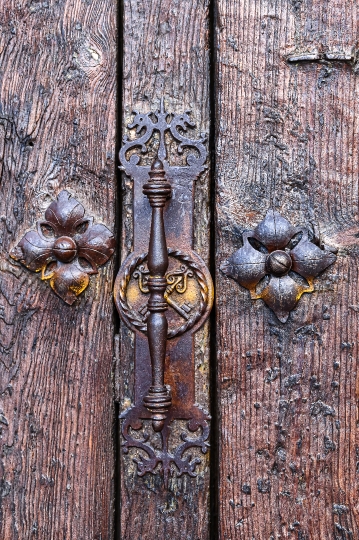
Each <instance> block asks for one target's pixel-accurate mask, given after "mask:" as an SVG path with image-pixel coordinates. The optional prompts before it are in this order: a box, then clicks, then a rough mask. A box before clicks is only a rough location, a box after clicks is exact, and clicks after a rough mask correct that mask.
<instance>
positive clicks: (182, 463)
mask: <svg viewBox="0 0 359 540" xmlns="http://www.w3.org/2000/svg"><path fill="white" fill-rule="evenodd" d="M192 414H193V418H192V419H191V420H189V421H187V429H188V431H189V432H190V433H193V434H195V435H196V436H194V437H190V436H189V433H188V432H187V433H186V432H182V434H181V440H182V443H181V444H179V445H178V446H177V447H176V448H175V449H174V451H172V452H170V451H169V448H168V443H169V436H170V433H171V428H170V427H169V422H166V424H165V426H164V427H163V429H162V431H161V432H160V436H161V442H162V445H161V446H162V448H161V449H160V450H157V449H155V448H154V447H153V445H152V444H151V442H150V435H149V433H147V432H146V430H145V427H144V421H143V420H142V419H141V418H140V416H139V411H138V409H137V407H132V408H131V409H128V410H126V411H125V412H124V413H123V414H122V415H121V418H122V435H123V438H124V443H123V449H124V453H125V454H127V453H128V451H129V449H130V448H138V449H139V450H142V451H143V452H145V454H146V455H147V457H142V456H141V458H139V459H138V458H134V459H133V461H134V462H135V463H136V464H137V472H138V476H144V475H145V474H146V473H151V474H156V472H157V467H158V465H160V471H161V472H162V474H163V476H164V484H165V486H166V487H167V485H168V479H169V477H170V475H171V474H173V472H174V470H175V469H174V468H173V465H175V467H176V469H177V472H176V474H177V476H182V474H188V475H189V476H191V477H195V476H197V473H196V467H197V465H199V464H200V462H201V460H200V459H199V458H198V457H192V455H191V454H188V453H186V454H185V452H186V451H187V450H189V449H190V448H199V449H200V450H201V451H202V453H203V454H206V453H207V450H208V448H209V442H208V438H209V424H208V422H209V420H210V416H209V414H208V413H207V412H206V411H205V410H203V409H202V408H201V407H199V406H198V405H196V406H194V407H193V409H192ZM141 429H142V437H141V438H140V437H134V436H133V435H132V434H131V431H132V430H135V431H137V432H139V431H140V430H141Z"/></svg>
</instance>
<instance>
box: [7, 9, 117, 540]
mask: <svg viewBox="0 0 359 540" xmlns="http://www.w3.org/2000/svg"><path fill="white" fill-rule="evenodd" d="M116 31H117V30H116V2H113V1H110V0H100V1H97V2H82V1H81V0H76V1H73V0H60V1H58V2H54V1H52V0H49V1H35V0H31V1H21V2H14V1H13V0H4V1H3V2H2V3H1V7H0V174H1V176H0V190H1V194H0V215H1V222H0V228H1V233H0V238H1V259H0V265H1V266H0V271H1V277H0V387H1V388H0V413H1V415H0V429H1V439H0V448H1V457H0V482H1V488H0V494H1V495H0V499H1V511H0V536H1V538H6V539H7V540H15V539H27V538H35V537H36V538H41V539H45V538H46V539H60V538H61V539H63V538H76V539H78V540H80V539H83V540H85V539H86V540H88V539H90V538H91V539H97V540H100V539H102V540H105V539H110V538H112V534H113V527H112V520H113V519H112V515H113V504H112V500H113V475H114V450H113V443H112V428H113V421H114V415H113V405H112V403H113V401H112V395H113V392H112V382H111V366H112V355H113V353H112V345H111V344H112V337H113V322H112V316H113V302H112V296H111V289H112V278H113V262H112V261H111V262H109V263H108V264H107V265H106V266H104V267H102V268H101V269H100V270H99V274H98V275H97V276H93V277H92V278H91V282H90V285H89V287H88V288H87V290H86V291H85V292H84V293H83V294H82V295H81V296H80V297H79V299H78V300H76V302H75V304H74V305H72V306H69V305H66V304H65V303H64V302H63V301H62V300H61V299H60V298H58V297H57V296H56V295H55V294H54V293H53V292H52V291H51V289H50V287H49V285H48V284H47V283H46V282H45V281H41V279H40V277H39V275H38V274H35V273H32V272H29V271H28V270H26V269H25V268H24V267H22V266H20V265H19V264H17V263H15V262H14V261H12V260H11V259H10V258H9V255H8V254H9V251H10V250H11V249H12V248H13V247H14V246H15V245H16V244H17V242H18V241H19V240H20V238H21V237H22V236H23V234H24V233H25V231H26V230H27V229H30V228H33V227H34V225H35V222H36V221H37V220H38V219H40V218H42V217H43V212H44V210H45V209H46V208H47V206H48V205H49V203H50V202H51V200H52V199H54V198H55V197H56V195H57V194H58V193H59V192H60V191H61V190H62V189H64V188H66V189H68V190H69V192H70V193H72V194H73V195H74V196H75V197H76V198H77V199H79V200H80V202H82V203H83V205H84V207H85V208H86V211H87V214H88V215H90V216H94V217H95V220H96V221H98V222H103V223H105V224H106V225H107V226H108V227H109V228H110V229H112V230H113V227H114V202H115V181H114V152H115V99H116V95H115V92H116V65H115V58H116Z"/></svg>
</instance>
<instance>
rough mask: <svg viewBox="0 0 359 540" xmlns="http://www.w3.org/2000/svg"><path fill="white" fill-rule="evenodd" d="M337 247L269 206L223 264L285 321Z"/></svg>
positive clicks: (255, 296) (236, 278)
mask: <svg viewBox="0 0 359 540" xmlns="http://www.w3.org/2000/svg"><path fill="white" fill-rule="evenodd" d="M334 252H335V250H334V249H333V248H329V247H328V246H321V247H320V246H319V245H316V244H315V243H314V241H313V240H311V239H310V238H309V233H308V230H307V229H305V228H301V227H299V228H298V227H293V226H292V225H291V224H290V223H289V221H287V220H286V219H285V218H283V217H282V216H281V215H280V214H279V213H278V212H276V211H274V210H269V211H268V212H267V215H266V217H265V218H264V220H263V221H261V223H259V225H257V227H256V228H255V229H254V230H253V231H247V232H245V233H243V246H242V247H241V248H240V249H238V251H236V252H235V253H234V254H233V255H232V256H231V257H230V258H229V259H228V260H227V261H225V262H224V263H223V264H222V266H221V270H222V272H223V273H224V274H225V275H226V276H228V277H231V278H233V279H235V280H236V281H237V282H238V283H239V284H240V285H242V286H243V287H245V288H246V289H248V290H249V291H250V293H251V297H252V299H253V300H257V299H262V300H264V302H265V303H266V304H267V306H268V307H269V308H271V309H272V310H273V311H274V313H275V314H276V316H277V317H278V319H279V320H280V321H281V322H283V323H285V322H286V321H287V319H288V317H289V314H290V312H291V311H292V310H293V309H294V308H295V306H296V305H297V303H298V301H299V299H300V297H301V296H302V294H304V293H311V292H313V291H314V286H313V280H314V278H315V277H317V276H318V275H319V274H320V273H321V272H323V270H325V269H326V268H327V267H328V266H330V265H331V264H333V263H334V262H335V260H336V255H335V253H334Z"/></svg>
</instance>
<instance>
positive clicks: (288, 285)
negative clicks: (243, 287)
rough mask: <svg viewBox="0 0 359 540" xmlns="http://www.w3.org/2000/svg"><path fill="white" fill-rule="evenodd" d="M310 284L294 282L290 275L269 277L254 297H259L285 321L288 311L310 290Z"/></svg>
mask: <svg viewBox="0 0 359 540" xmlns="http://www.w3.org/2000/svg"><path fill="white" fill-rule="evenodd" d="M312 290H313V288H312V286H311V285H310V286H309V287H304V286H303V285H301V284H299V283H296V282H295V281H294V279H292V278H291V277H290V276H288V275H287V276H284V277H281V278H276V277H271V280H270V282H269V284H268V285H267V287H265V289H263V291H262V292H261V293H260V294H259V295H258V296H257V297H256V298H261V299H262V300H264V302H265V303H266V304H267V306H268V307H269V308H271V309H272V310H273V311H274V313H275V314H276V316H277V317H278V319H279V320H280V321H281V322H283V323H285V322H286V321H287V319H288V317H289V313H290V312H291V311H292V309H294V308H295V306H296V305H297V303H298V301H299V299H300V297H301V296H302V294H303V293H305V292H311V291H312Z"/></svg>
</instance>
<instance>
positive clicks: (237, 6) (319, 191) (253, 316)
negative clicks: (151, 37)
mask: <svg viewBox="0 0 359 540" xmlns="http://www.w3.org/2000/svg"><path fill="white" fill-rule="evenodd" d="M357 9H358V8H357V6H356V4H355V3H352V2H345V1H344V0H336V1H334V2H324V1H317V2H312V1H310V0H308V1H307V0H303V1H302V0H299V1H296V0H278V1H276V2H274V1H268V0H258V1H256V2H253V1H252V0H243V1H241V2H237V1H235V0H217V2H216V10H217V13H216V41H217V43H216V88H217V92H216V102H217V111H216V128H217V138H216V163H217V170H216V190H217V193H216V211H217V223H216V237H217V262H216V266H217V267H219V264H220V262H221V261H223V260H224V259H225V258H227V257H228V255H230V254H232V253H233V252H234V251H235V250H236V249H238V247H240V245H241V233H242V232H243V231H244V230H245V229H251V228H252V227H253V226H255V225H256V224H257V223H259V222H260V221H261V219H262V218H263V217H264V215H265V213H266V210H267V209H268V208H270V207H273V208H276V209H277V210H278V211H279V212H280V213H281V214H282V215H284V216H285V217H287V218H288V219H289V220H290V221H291V222H292V223H293V224H309V225H310V226H311V227H313V228H314V229H315V230H316V231H317V232H319V233H320V234H321V236H322V238H323V240H324V242H325V243H327V244H329V245H331V246H334V247H337V248H338V249H339V253H338V260H337V262H336V263H335V265H334V266H333V267H331V268H329V269H328V270H327V271H326V272H325V273H324V274H323V275H322V277H320V278H318V279H317V280H316V284H315V289H316V291H315V292H314V293H313V294H312V295H304V296H303V297H302V299H301V300H300V302H299V304H298V307H297V308H296V309H295V310H294V311H293V313H292V314H291V316H290V318H289V321H288V322H287V323H285V324H282V323H280V322H279V321H278V319H277V318H276V317H275V315H274V314H273V313H272V312H271V311H270V310H269V309H268V308H267V307H266V306H265V305H264V304H263V303H262V301H256V302H253V301H251V300H250V298H249V293H248V291H246V290H245V289H243V288H241V287H240V286H239V285H238V284H236V283H235V282H234V281H231V280H229V279H228V278H225V277H224V276H223V275H222V274H221V273H220V272H218V276H217V278H218V282H217V313H218V394H219V414H220V434H219V445H220V449H219V453H220V479H219V499H220V520H219V521H220V531H219V537H220V538H221V539H223V540H224V539H227V540H229V539H230V540H234V539H237V538H238V539H243V540H252V539H256V540H269V539H270V540H274V539H275V540H276V539H279V538H281V539H284V538H286V539H287V538H288V539H294V538H296V539H298V540H309V539H311V540H319V539H320V540H321V539H324V538H325V539H331V540H338V539H346V540H349V539H351V538H357V537H358V535H359V515H358V510H359V507H358V455H359V445H358V442H359V441H358V428H357V393H356V387H357V373H358V369H357V358H358V311H359V307H358V305H359V299H358V278H359V276H358V240H357V237H358V232H359V216H358V202H359V201H358V164H359V163H358V127H359V126H358V91H359V79H358V76H357V75H356V74H355V72H354V67H353V65H350V64H346V63H343V62H335V63H301V64H294V65H288V63H287V62H286V55H288V54H289V53H291V52H292V51H296V50H300V51H306V50H311V49H312V48H313V47H318V48H319V49H321V50H333V49H334V50H343V49H348V48H349V49H350V48H351V47H355V46H356V44H357V39H358V22H357V21H358V19H357V17H358V13H357Z"/></svg>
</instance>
